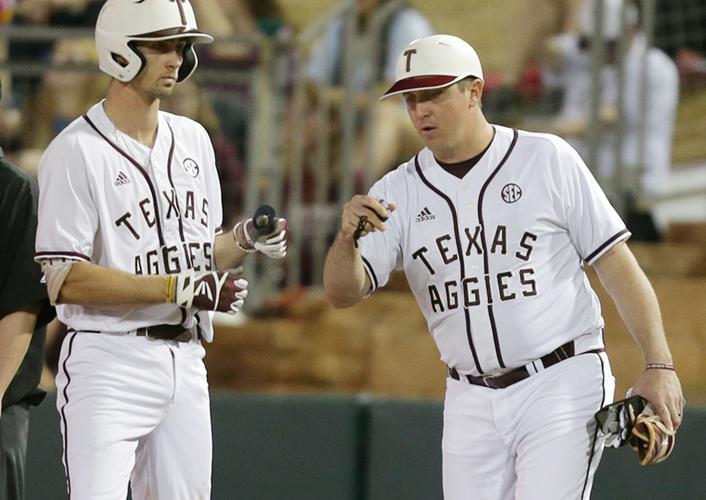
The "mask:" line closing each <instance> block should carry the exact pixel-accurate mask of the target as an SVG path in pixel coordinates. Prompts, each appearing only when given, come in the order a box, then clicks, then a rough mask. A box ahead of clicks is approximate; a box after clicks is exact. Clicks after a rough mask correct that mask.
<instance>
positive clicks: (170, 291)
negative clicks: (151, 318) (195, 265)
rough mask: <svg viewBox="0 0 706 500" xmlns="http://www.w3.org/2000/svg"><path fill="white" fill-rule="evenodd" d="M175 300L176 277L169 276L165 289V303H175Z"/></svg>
mask: <svg viewBox="0 0 706 500" xmlns="http://www.w3.org/2000/svg"><path fill="white" fill-rule="evenodd" d="M174 298H175V297H174V275H173V274H168V275H167V284H166V288H165V289H164V301H165V302H167V303H168V304H171V303H172V302H174Z"/></svg>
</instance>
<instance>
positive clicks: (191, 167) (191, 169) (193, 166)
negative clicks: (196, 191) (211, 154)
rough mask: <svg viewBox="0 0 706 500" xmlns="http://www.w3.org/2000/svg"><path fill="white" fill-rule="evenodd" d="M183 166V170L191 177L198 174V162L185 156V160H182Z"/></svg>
mask: <svg viewBox="0 0 706 500" xmlns="http://www.w3.org/2000/svg"><path fill="white" fill-rule="evenodd" d="M183 166H184V171H185V172H186V173H187V174H189V175H190V176H191V177H196V176H197V175H199V164H198V163H196V162H195V161H194V160H192V159H191V158H187V159H186V160H184V163H183Z"/></svg>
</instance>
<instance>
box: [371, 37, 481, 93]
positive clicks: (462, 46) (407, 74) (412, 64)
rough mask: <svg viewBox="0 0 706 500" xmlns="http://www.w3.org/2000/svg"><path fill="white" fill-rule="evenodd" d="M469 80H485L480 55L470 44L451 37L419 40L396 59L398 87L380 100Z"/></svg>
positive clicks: (391, 89) (393, 87) (396, 85)
mask: <svg viewBox="0 0 706 500" xmlns="http://www.w3.org/2000/svg"><path fill="white" fill-rule="evenodd" d="M469 76H473V77H475V78H479V79H481V80H482V79H483V68H481V65H480V59H479V58H478V54H476V51H475V50H473V47H471V46H470V45H469V44H468V43H466V42H465V41H464V40H461V39H460V38H458V37H455V36H452V35H431V36H427V37H424V38H419V39H417V40H415V41H413V42H412V43H410V44H409V45H407V47H406V48H405V50H404V51H402V54H400V56H399V57H398V58H397V66H396V67H395V84H394V85H393V86H392V87H390V89H389V90H388V91H387V92H385V94H384V95H383V96H382V97H381V99H384V98H386V97H390V96H392V95H395V94H401V93H402V92H412V91H415V90H427V89H438V88H443V87H447V86H449V85H451V84H453V83H456V82H458V81H461V80H463V79H464V78H466V77H469Z"/></svg>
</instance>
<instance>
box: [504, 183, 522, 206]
mask: <svg viewBox="0 0 706 500" xmlns="http://www.w3.org/2000/svg"><path fill="white" fill-rule="evenodd" d="M500 195H501V196H502V198H503V201H504V202H505V203H515V202H516V201H517V200H519V199H520V198H522V189H520V186H518V185H517V184H513V183H512V182H511V183H510V184H505V186H504V187H503V190H502V191H500Z"/></svg>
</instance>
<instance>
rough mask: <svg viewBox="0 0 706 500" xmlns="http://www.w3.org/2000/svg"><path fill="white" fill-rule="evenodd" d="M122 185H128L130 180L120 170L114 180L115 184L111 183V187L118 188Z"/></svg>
mask: <svg viewBox="0 0 706 500" xmlns="http://www.w3.org/2000/svg"><path fill="white" fill-rule="evenodd" d="M124 184H130V179H129V178H128V176H127V175H125V174H124V173H123V171H122V170H121V171H120V172H119V173H118V176H117V177H116V178H115V182H113V185H115V187H118V186H122V185H124Z"/></svg>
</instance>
